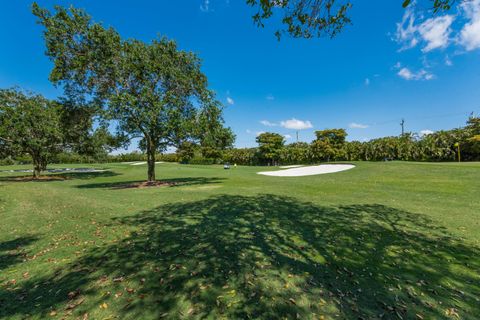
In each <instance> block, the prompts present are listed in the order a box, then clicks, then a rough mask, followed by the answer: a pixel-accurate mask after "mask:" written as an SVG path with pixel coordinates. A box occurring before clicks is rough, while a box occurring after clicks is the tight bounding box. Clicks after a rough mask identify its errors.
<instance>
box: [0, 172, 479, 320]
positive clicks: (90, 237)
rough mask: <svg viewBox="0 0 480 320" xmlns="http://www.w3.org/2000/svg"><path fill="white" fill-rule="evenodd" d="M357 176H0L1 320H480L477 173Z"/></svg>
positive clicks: (237, 173) (162, 174)
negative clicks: (138, 184) (144, 183)
mask: <svg viewBox="0 0 480 320" xmlns="http://www.w3.org/2000/svg"><path fill="white" fill-rule="evenodd" d="M356 165H357V167H356V168H354V169H352V170H349V171H344V172H340V173H335V174H327V175H318V176H310V177H296V178H292V177H267V176H261V175H257V174H256V172H257V171H264V170H266V169H265V168H259V167H237V168H232V169H231V170H223V169H222V167H221V166H190V165H178V164H159V165H157V178H159V179H161V180H164V181H167V182H171V183H175V185H172V186H165V187H156V188H143V189H139V188H126V187H125V186H126V185H127V184H129V183H132V182H135V181H141V180H143V179H144V178H145V176H146V167H145V166H130V165H127V164H98V165H76V166H77V167H85V166H93V167H96V168H108V169H109V170H108V171H106V172H100V173H78V174H77V173H71V174H63V175H61V176H64V177H66V178H67V179H66V180H64V181H61V180H60V181H39V182H27V181H16V180H15V179H13V178H12V177H13V176H14V175H18V174H12V173H0V222H1V224H0V318H2V319H24V318H33V319H39V318H52V319H63V318H66V319H76V318H79V319H159V318H161V319H200V318H202V319H222V318H225V319H243V318H247V319H248V318H251V319H279V318H286V319H296V318H298V319H376V318H383V319H443V318H452V319H479V318H480V195H479V192H480V163H465V164H456V163H448V164H447V163H445V164H443V163H442V164H431V163H402V162H387V163H357V164H356ZM66 166H69V165H64V166H62V165H56V166H52V167H66ZM24 167H25V166H24ZM69 167H72V166H69ZM9 168H14V167H0V170H6V169H9Z"/></svg>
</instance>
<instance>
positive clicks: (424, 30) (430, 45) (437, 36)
mask: <svg viewBox="0 0 480 320" xmlns="http://www.w3.org/2000/svg"><path fill="white" fill-rule="evenodd" d="M419 19H421V18H419ZM416 20H417V17H416V16H415V12H414V11H413V9H407V10H406V11H405V13H404V15H403V18H402V21H401V22H400V23H397V30H396V32H395V36H394V40H395V41H396V42H397V43H399V44H400V45H401V48H400V51H403V50H407V49H411V48H413V47H415V46H417V44H419V43H423V44H424V47H423V48H422V52H429V51H432V50H434V49H439V48H445V47H447V46H448V45H449V43H450V42H451V40H452V39H451V37H450V34H451V33H452V28H451V26H452V23H453V21H454V20H455V17H454V16H453V15H443V16H438V17H433V18H430V19H427V20H425V21H423V22H419V23H416Z"/></svg>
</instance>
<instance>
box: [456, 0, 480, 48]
mask: <svg viewBox="0 0 480 320" xmlns="http://www.w3.org/2000/svg"><path fill="white" fill-rule="evenodd" d="M460 7H461V9H462V10H463V12H464V14H465V16H466V17H467V19H469V22H467V23H466V24H465V25H464V26H463V28H462V30H461V31H460V35H459V40H458V41H459V43H460V44H461V45H462V46H464V47H465V49H466V50H467V51H472V50H475V49H478V48H480V0H472V1H466V2H464V3H462V4H461V6H460Z"/></svg>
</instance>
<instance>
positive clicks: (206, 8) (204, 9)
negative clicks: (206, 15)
mask: <svg viewBox="0 0 480 320" xmlns="http://www.w3.org/2000/svg"><path fill="white" fill-rule="evenodd" d="M200 11H202V12H210V11H211V9H210V0H203V3H202V4H201V5H200Z"/></svg>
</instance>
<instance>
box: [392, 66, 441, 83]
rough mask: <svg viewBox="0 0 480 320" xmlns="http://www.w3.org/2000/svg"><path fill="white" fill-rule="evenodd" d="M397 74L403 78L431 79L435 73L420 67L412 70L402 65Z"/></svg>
mask: <svg viewBox="0 0 480 320" xmlns="http://www.w3.org/2000/svg"><path fill="white" fill-rule="evenodd" d="M397 75H398V76H399V77H400V78H403V79H405V80H408V81H410V80H433V79H435V75H434V74H433V73H431V72H429V71H427V70H425V69H420V70H418V71H412V70H410V69H409V68H406V67H403V68H401V69H400V70H399V71H398V72H397Z"/></svg>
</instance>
